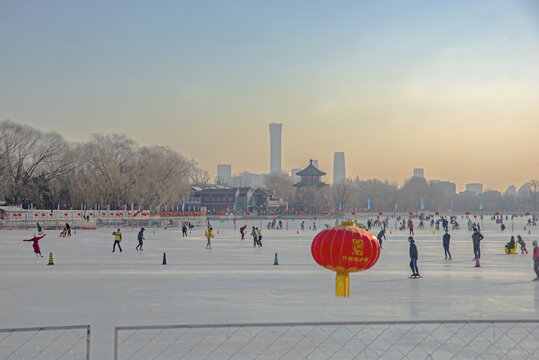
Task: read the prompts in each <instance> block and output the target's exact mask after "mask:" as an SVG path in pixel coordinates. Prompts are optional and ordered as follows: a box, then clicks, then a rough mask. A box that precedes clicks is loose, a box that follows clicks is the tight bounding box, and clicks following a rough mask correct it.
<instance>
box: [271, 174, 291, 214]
mask: <svg viewBox="0 0 539 360" xmlns="http://www.w3.org/2000/svg"><path fill="white" fill-rule="evenodd" d="M264 186H265V188H266V189H268V190H272V191H274V194H275V196H277V197H279V198H281V199H282V200H283V201H285V202H286V203H288V205H289V206H294V204H295V203H296V188H295V187H294V185H293V183H292V180H291V179H290V178H289V177H288V176H286V175H277V174H270V175H266V176H265V177H264Z"/></svg>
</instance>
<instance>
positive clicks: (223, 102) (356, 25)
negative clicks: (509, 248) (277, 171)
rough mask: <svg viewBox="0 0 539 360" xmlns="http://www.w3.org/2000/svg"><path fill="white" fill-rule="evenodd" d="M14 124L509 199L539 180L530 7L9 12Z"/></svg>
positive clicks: (3, 37) (5, 71) (125, 6)
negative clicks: (508, 192)
mask: <svg viewBox="0 0 539 360" xmlns="http://www.w3.org/2000/svg"><path fill="white" fill-rule="evenodd" d="M0 46H2V49H3V56H2V58H1V59H0V78H2V79H3V80H2V86H0V120H6V119H10V120H12V121H14V122H16V123H20V124H26V125H29V126H32V127H35V128H37V129H39V130H42V131H46V132H48V131H55V132H58V133H59V134H61V135H62V136H63V137H64V138H65V139H66V140H68V141H72V142H84V141H88V140H89V139H90V136H91V134H92V133H103V134H110V133H119V134H126V135H127V136H128V137H130V138H132V139H133V140H134V141H136V142H137V143H139V144H141V145H157V144H159V145H165V146H169V147H171V148H172V149H173V150H176V151H178V152H179V153H181V154H183V155H184V156H186V157H188V158H190V159H193V160H195V161H197V162H198V163H199V165H200V167H201V168H203V169H205V170H207V171H208V172H209V174H210V178H211V179H214V178H215V177H216V175H217V174H216V165H217V164H232V168H233V169H235V170H238V172H241V171H250V172H253V173H267V172H268V169H269V168H270V158H269V154H270V139H269V134H268V130H267V129H268V124H270V123H282V124H284V128H283V130H284V131H283V132H282V139H281V141H282V145H281V158H282V161H281V167H282V169H283V170H286V171H290V169H293V168H304V167H305V166H306V165H307V164H308V162H309V159H318V160H319V164H320V165H319V167H320V168H321V169H322V170H323V171H325V172H327V175H326V176H325V179H326V181H328V182H329V181H330V179H332V178H333V155H334V153H335V152H344V153H345V154H346V174H347V177H349V178H355V177H356V176H359V178H361V179H367V178H378V179H381V180H386V179H387V180H390V181H395V182H397V183H399V184H402V183H403V182H404V180H406V179H408V178H409V177H411V174H410V173H411V169H412V168H416V167H420V168H424V169H425V171H426V175H427V176H426V177H427V178H431V179H441V180H449V181H451V182H455V183H456V184H457V191H463V190H464V189H465V185H466V184H468V183H482V184H484V189H485V190H489V189H495V190H499V191H501V192H503V191H505V189H507V187H508V186H510V185H515V186H516V187H517V188H518V187H519V186H520V185H522V184H523V183H525V182H527V181H529V180H530V179H535V178H537V177H538V174H539V163H538V161H537V160H536V159H537V155H538V154H539V145H538V144H537V141H536V139H535V137H536V134H537V133H539V69H538V68H537V65H536V64H537V63H539V5H538V3H537V2H534V1H531V0H530V1H526V0H519V1H512V2H509V1H501V0H499V1H477V2H469V3H465V2H459V3H453V2H447V3H446V2H435V3H433V2H429V1H410V2H401V1H384V2H354V1H344V2H341V3H339V4H338V5H336V4H333V3H323V2H322V3H312V2H304V1H297V2H273V3H267V4H260V3H252V2H248V1H233V2H228V3H226V4H224V3H220V2H212V1H210V2H205V3H183V2H163V3H161V4H160V6H156V5H155V4H152V3H144V2H139V3H131V2H129V3H126V2H121V1H120V2H114V3H109V2H103V1H95V2H92V3H90V4H80V3H73V2H70V1H67V0H58V1H53V3H52V4H51V3H47V4H45V3H43V2H39V1H29V2H24V3H22V2H7V3H3V4H2V5H0Z"/></svg>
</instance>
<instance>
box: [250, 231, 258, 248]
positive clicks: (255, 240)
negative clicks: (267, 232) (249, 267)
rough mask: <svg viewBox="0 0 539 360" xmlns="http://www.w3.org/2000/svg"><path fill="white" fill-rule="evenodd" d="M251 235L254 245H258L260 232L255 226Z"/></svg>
mask: <svg viewBox="0 0 539 360" xmlns="http://www.w3.org/2000/svg"><path fill="white" fill-rule="evenodd" d="M251 236H252V237H253V247H256V245H258V232H257V231H256V228H255V227H254V226H253V229H252V230H251Z"/></svg>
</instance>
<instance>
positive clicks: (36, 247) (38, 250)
mask: <svg viewBox="0 0 539 360" xmlns="http://www.w3.org/2000/svg"><path fill="white" fill-rule="evenodd" d="M44 236H45V234H43V235H41V236H34V237H33V238H31V239H28V240H23V241H33V242H34V243H33V244H32V247H33V248H34V253H35V254H36V256H41V257H43V255H41V248H40V247H39V240H41V239H42V238H43V237H44Z"/></svg>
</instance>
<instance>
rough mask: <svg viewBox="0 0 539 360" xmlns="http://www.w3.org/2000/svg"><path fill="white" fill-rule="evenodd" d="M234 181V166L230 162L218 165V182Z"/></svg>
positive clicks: (228, 182)
mask: <svg viewBox="0 0 539 360" xmlns="http://www.w3.org/2000/svg"><path fill="white" fill-rule="evenodd" d="M231 182H232V166H231V165H230V164H218V165H217V181H216V183H217V184H230V183H231Z"/></svg>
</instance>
